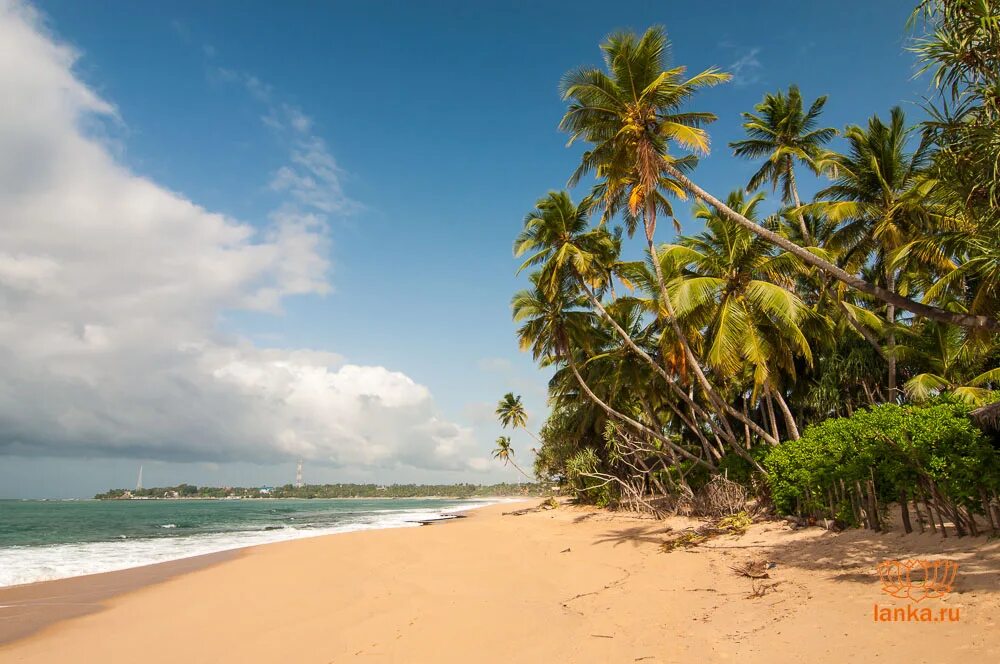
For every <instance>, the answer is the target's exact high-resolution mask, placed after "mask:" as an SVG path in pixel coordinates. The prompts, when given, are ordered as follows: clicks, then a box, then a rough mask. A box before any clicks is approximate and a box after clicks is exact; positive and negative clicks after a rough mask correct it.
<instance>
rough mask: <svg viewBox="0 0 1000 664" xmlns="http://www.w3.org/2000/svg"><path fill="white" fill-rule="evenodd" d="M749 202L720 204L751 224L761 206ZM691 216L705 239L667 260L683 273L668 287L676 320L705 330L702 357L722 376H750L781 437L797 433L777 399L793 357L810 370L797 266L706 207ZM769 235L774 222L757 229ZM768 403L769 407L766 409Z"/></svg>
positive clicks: (685, 241)
mask: <svg viewBox="0 0 1000 664" xmlns="http://www.w3.org/2000/svg"><path fill="white" fill-rule="evenodd" d="M763 198H764V195H763V194H757V195H755V196H753V197H751V198H750V199H749V200H746V199H745V197H744V194H743V192H742V191H740V190H738V191H735V192H733V193H731V194H730V195H729V199H728V201H727V204H728V205H729V206H730V207H731V208H733V209H735V210H738V211H739V212H740V214H742V215H743V216H745V217H747V218H748V219H755V218H756V216H757V214H756V209H757V206H758V205H759V204H760V202H761V201H762V200H763ZM695 216H696V217H697V218H698V219H700V220H702V221H703V222H704V224H705V231H704V232H703V233H700V234H698V235H695V236H691V237H684V238H681V241H680V244H679V245H674V246H672V247H671V248H670V250H669V252H670V255H671V256H673V257H674V258H675V260H678V261H679V262H683V263H684V264H686V265H687V266H688V273H687V274H686V275H685V276H684V277H682V278H681V279H680V280H678V283H677V284H676V285H675V286H674V294H675V298H676V301H677V303H678V304H677V311H678V315H680V316H681V317H682V318H685V317H691V318H694V319H695V320H699V321H701V322H703V323H704V325H705V326H706V327H707V330H708V347H707V349H706V353H705V357H706V359H707V361H708V364H709V366H710V367H711V368H712V369H714V370H715V371H716V372H718V373H719V374H720V375H722V376H736V375H738V374H739V373H740V372H741V371H742V370H743V369H744V368H745V367H746V368H749V369H750V370H751V371H752V380H753V394H754V396H756V395H758V394H760V393H763V394H764V395H765V396H766V397H767V398H768V400H770V399H771V397H772V396H773V397H774V398H775V399H776V400H777V401H778V404H779V406H780V407H781V410H782V413H783V414H784V418H785V422H786V426H787V429H788V433H789V435H790V436H791V437H792V438H794V439H797V438H798V428H797V426H796V424H795V419H794V417H793V416H792V413H791V410H790V409H789V407H788V405H787V403H786V402H785V400H784V397H782V395H781V391H780V389H779V387H780V382H781V381H780V378H779V376H780V373H781V371H784V372H786V373H789V374H790V375H791V376H792V377H793V378H794V371H795V368H794V363H793V361H792V359H793V357H794V356H799V357H802V358H805V360H806V361H807V362H809V363H811V362H812V353H811V351H810V348H809V343H808V341H807V340H806V337H805V334H804V333H803V331H802V329H801V327H800V322H801V321H802V319H803V317H804V316H805V314H806V309H805V305H804V303H803V302H802V300H801V299H800V298H799V296H798V294H797V293H796V292H795V281H794V275H795V272H796V269H797V267H798V261H797V259H795V258H794V257H793V256H791V254H787V253H782V254H778V255H775V252H774V249H773V247H772V246H771V245H770V244H768V243H767V242H765V241H764V240H762V239H761V238H759V237H758V236H756V235H754V234H752V233H750V232H749V231H747V230H746V229H744V228H743V227H741V226H739V225H738V224H735V223H733V222H732V221H731V220H730V219H728V218H726V217H724V216H722V215H720V214H719V213H718V212H716V211H715V210H712V209H711V208H709V207H708V206H706V205H700V206H699V207H698V208H697V209H696V211H695ZM765 223H766V224H767V225H769V226H771V227H776V226H777V224H778V220H777V219H774V218H772V219H769V220H767V221H766V222H765ZM769 403H770V401H769Z"/></svg>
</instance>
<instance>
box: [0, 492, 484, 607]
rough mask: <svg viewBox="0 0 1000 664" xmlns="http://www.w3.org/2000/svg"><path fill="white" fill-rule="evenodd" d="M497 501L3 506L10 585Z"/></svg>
mask: <svg viewBox="0 0 1000 664" xmlns="http://www.w3.org/2000/svg"><path fill="white" fill-rule="evenodd" d="M490 502H495V501H487V500H443V499H423V498H421V499H379V500H365V499H330V500H321V499H313V500H295V499H266V498H254V499H243V500H108V501H98V500H66V501H44V500H0V587H2V586H11V585H17V584H21V583H33V582H35V581H47V580H50V579H61V578H65V577H70V576H79V575H82V574H93V573H96V572H110V571H113V570H119V569H125V568H128V567H138V566H140V565H149V564H152V563H158V562H163V561H167V560H176V559H179V558H186V557H189V556H196V555H201V554H205V553H214V552H217V551H226V550H229V549H236V548H240V547H244V546H251V545H255V544H264V543H268V542H278V541H282V540H290V539H298V538H302V537H313V536H316V535H325V534H332V533H342V532H350V531H354V530H368V529H375V528H395V527H406V526H416V525H419V524H418V523H417V522H418V521H424V520H433V519H440V518H448V517H449V516H450V515H451V514H453V513H455V512H460V511H462V510H467V509H472V508H475V507H479V506H482V505H486V504H489V503H490Z"/></svg>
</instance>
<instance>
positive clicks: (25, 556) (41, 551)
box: [0, 501, 501, 587]
mask: <svg viewBox="0 0 1000 664" xmlns="http://www.w3.org/2000/svg"><path fill="white" fill-rule="evenodd" d="M496 502H501V501H475V502H469V503H467V504H464V505H458V506H454V507H448V508H441V509H430V508H424V509H415V510H401V511H395V512H385V511H380V512H379V513H374V512H372V513H355V514H352V515H351V517H350V520H348V521H345V522H343V523H338V524H336V525H329V524H309V523H304V522H299V523H297V524H296V525H294V526H290V525H276V526H274V527H273V528H270V529H269V527H265V528H264V529H258V530H233V531H228V532H220V533H205V534H197V535H186V536H180V537H173V536H171V537H150V538H137V539H130V538H126V537H125V535H121V536H120V537H121V539H118V540H114V541H105V542H81V543H74V544H53V545H46V546H13V547H6V548H0V587H4V586H14V585H20V584H25V583H35V582H38V581H51V580H54V579H64V578H68V577H72V576H82V575H85V574H98V573H101V572H113V571H117V570H122V569H128V568H131V567H141V566H144V565H152V564H155V563H162V562H167V561H170V560H179V559H181V558H190V557H192V556H200V555H205V554H209V553H218V552H220V551H230V550H232V549H241V548H244V547H248V546H257V545H260V544H269V543H272V542H282V541H287V540H293V539H303V538H307V537H318V536H321V535H332V534H336V533H346V532H353V531H359V530H377V529H383V528H405V527H415V526H418V525H419V523H418V522H419V521H434V520H436V519H442V518H450V517H451V515H453V514H455V513H458V512H463V511H466V510H471V509H476V508H478V507H484V506H486V505H490V504H494V503H496ZM171 526H174V527H176V524H173V523H167V524H162V525H161V526H160V527H161V528H169V527H171Z"/></svg>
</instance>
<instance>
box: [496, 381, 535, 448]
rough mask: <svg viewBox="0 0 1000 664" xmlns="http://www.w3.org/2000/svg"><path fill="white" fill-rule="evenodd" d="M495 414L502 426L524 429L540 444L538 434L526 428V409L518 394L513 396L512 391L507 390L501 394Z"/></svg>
mask: <svg viewBox="0 0 1000 664" xmlns="http://www.w3.org/2000/svg"><path fill="white" fill-rule="evenodd" d="M496 414H497V417H498V418H499V419H500V424H501V426H503V427H504V428H507V427H512V428H514V429H517V428H521V429H524V430H525V431H527V432H528V435H529V436H531V437H532V438H534V439H535V442H537V443H538V444H539V445H541V444H542V441H540V440H539V439H538V436H536V435H535V434H534V432H532V431H531V430H530V429H529V428H528V411H526V410H525V409H524V403H523V402H522V401H521V395H520V394H518V395H517V396H515V395H514V393H513V392H508V393H507V394H505V395H503V399H501V400H500V402H499V403H498V404H497V409H496Z"/></svg>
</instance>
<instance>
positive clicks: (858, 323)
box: [837, 300, 889, 361]
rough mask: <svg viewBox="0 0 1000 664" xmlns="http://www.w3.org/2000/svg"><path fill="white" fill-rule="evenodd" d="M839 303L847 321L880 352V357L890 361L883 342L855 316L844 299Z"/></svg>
mask: <svg viewBox="0 0 1000 664" xmlns="http://www.w3.org/2000/svg"><path fill="white" fill-rule="evenodd" d="M837 303H838V304H839V305H840V309H841V311H843V312H844V317H845V318H847V322H848V323H850V325H851V327H853V328H854V330H855V331H856V332H857V333H858V334H860V335H861V336H862V337H864V338H865V341H867V342H868V343H869V345H871V347H872V348H874V349H875V352H876V353H878V356H879V357H881V358H882V359H883V360H886V361H888V359H889V358H887V357H886V356H885V351H884V350H882V344H880V343H879V342H878V339H877V338H876V337H875V335H874V334H873V333H872V331H871V330H869V329H868V328H867V327H865V326H864V325H863V324H862V323H861V321H859V320H858V319H857V318H855V316H854V313H853V312H852V311H851V310H850V309H848V308H847V305H846V304H844V303H843V301H841V300H838V301H837Z"/></svg>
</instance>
